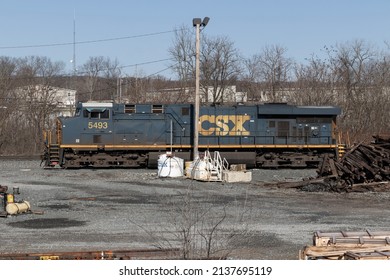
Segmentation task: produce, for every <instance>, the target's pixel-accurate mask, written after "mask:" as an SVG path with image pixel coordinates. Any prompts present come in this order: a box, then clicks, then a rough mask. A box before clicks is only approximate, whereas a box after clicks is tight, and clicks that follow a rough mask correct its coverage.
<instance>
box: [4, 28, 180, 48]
mask: <svg viewBox="0 0 390 280" xmlns="http://www.w3.org/2000/svg"><path fill="white" fill-rule="evenodd" d="M176 31H177V29H175V30H169V31H161V32H154V33H147V34H140V35H133V36H124V37H116V38H107V39H98V40H87V41H78V42H68V43H52V44H38V45H21V46H5V47H1V46H0V49H2V50H4V49H27V48H42V47H58V46H69V45H74V44H76V45H81V44H92V43H100V42H108V41H117V40H126V39H135V38H142V37H150V36H156V35H161V34H167V33H173V32H176Z"/></svg>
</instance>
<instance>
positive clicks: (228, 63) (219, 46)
mask: <svg viewBox="0 0 390 280" xmlns="http://www.w3.org/2000/svg"><path fill="white" fill-rule="evenodd" d="M203 41H204V42H203V48H202V50H201V65H200V70H201V86H202V87H203V91H204V93H205V101H206V102H208V101H211V102H212V103H224V101H225V99H226V96H225V95H226V94H227V88H228V86H231V85H233V84H235V83H236V82H237V80H238V77H239V75H240V74H241V72H242V69H241V60H240V56H239V53H238V50H237V49H236V48H235V47H234V43H233V42H232V41H230V40H229V39H228V38H227V37H216V38H209V37H206V36H205V37H204V39H203ZM210 88H211V91H210V92H209V89H210ZM209 93H211V98H210V97H209V96H208V95H209Z"/></svg>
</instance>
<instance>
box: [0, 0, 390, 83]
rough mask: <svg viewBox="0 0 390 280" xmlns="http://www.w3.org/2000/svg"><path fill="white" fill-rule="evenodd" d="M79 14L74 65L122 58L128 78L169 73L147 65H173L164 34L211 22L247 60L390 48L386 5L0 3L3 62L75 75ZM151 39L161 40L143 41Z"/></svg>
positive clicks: (363, 1)
mask: <svg viewBox="0 0 390 280" xmlns="http://www.w3.org/2000/svg"><path fill="white" fill-rule="evenodd" d="M74 14H75V19H76V21H75V22H76V42H84V43H80V44H79V43H77V44H76V65H78V66H79V65H81V64H83V63H85V62H86V60H87V59H88V58H89V57H90V56H104V57H110V58H111V59H115V58H117V59H118V61H119V62H120V64H121V65H129V67H126V68H124V70H125V72H126V73H127V74H134V73H135V71H136V69H137V71H138V72H140V73H141V74H142V75H151V74H153V73H156V72H159V71H161V70H163V69H165V68H167V66H168V63H169V62H168V61H162V62H159V63H150V64H145V63H149V62H153V61H158V60H164V59H168V58H169V54H168V48H169V47H170V46H172V42H173V39H174V33H173V32H167V31H173V30H174V29H175V28H179V27H181V26H183V25H188V26H189V27H192V19H193V18H195V17H199V18H204V17H205V16H208V17H210V22H209V24H208V25H207V27H206V29H205V30H204V31H202V32H206V33H207V35H210V36H227V37H228V38H229V39H230V40H231V41H232V42H234V44H235V47H236V48H237V49H238V50H239V51H240V53H241V54H242V56H243V57H246V58H248V57H250V56H252V55H254V54H258V53H260V52H261V50H262V48H263V47H264V46H266V45H280V46H283V47H285V48H287V50H288V51H287V55H288V56H289V57H291V58H293V59H295V60H296V61H298V62H303V61H304V59H305V58H307V57H310V56H311V54H317V55H321V49H323V47H324V46H325V45H327V46H330V45H335V44H337V43H345V42H351V41H354V40H356V39H359V40H360V39H362V40H365V41H366V42H368V43H370V44H372V45H374V46H375V47H377V48H379V49H386V45H385V43H384V42H390V1H389V0H369V1H368V0H272V1H271V0H239V1H237V0H236V1H230V0H225V1H223V0H207V1H206V0H196V1H189V0H165V1H163V0H149V1H142V0H137V1H134V0H127V1H125V0H110V1H102V0H67V1H66V0H62V1H56V0H12V1H11V0H8V1H7V0H0V26H1V29H0V34H1V35H0V38H1V39H0V56H11V57H24V56H28V55H37V56H47V57H49V58H50V59H52V61H63V62H65V63H66V65H67V69H68V71H70V70H71V69H72V63H71V60H72V58H73V44H72V43H73V19H74ZM154 33H161V34H159V35H153V36H141V35H146V34H154ZM123 37H127V39H120V40H119V39H118V40H110V41H105V39H113V38H123ZM99 40H102V41H100V42H93V43H85V42H86V41H99ZM194 40H195V37H194ZM51 44H54V46H40V47H37V45H51ZM55 44H65V45H55ZM21 46H22V48H19V47H21ZM25 46H36V47H25ZM136 64H137V65H138V66H137V67H135V66H131V65H136ZM160 74H161V75H164V76H167V77H169V76H171V75H172V73H171V72H170V71H169V70H167V71H163V72H161V73H160Z"/></svg>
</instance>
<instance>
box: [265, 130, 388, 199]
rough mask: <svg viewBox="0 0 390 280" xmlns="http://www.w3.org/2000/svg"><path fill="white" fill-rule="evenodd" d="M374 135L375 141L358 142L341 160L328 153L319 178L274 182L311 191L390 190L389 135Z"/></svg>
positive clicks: (282, 185) (320, 167) (285, 186)
mask: <svg viewBox="0 0 390 280" xmlns="http://www.w3.org/2000/svg"><path fill="white" fill-rule="evenodd" d="M373 137H374V141H373V142H372V143H370V144H363V143H359V144H357V145H355V146H354V147H352V148H351V149H350V150H349V151H348V152H347V153H345V154H344V155H343V157H342V158H341V159H339V160H335V159H334V158H331V157H328V156H325V157H324V160H323V162H322V164H321V165H320V166H319V168H318V169H317V174H318V176H317V178H311V179H305V180H303V181H299V182H282V183H276V184H272V185H273V186H277V187H283V188H299V189H302V190H308V191H316V190H317V191H318V190H320V191H331V192H367V191H375V192H380V191H390V137H389V136H373Z"/></svg>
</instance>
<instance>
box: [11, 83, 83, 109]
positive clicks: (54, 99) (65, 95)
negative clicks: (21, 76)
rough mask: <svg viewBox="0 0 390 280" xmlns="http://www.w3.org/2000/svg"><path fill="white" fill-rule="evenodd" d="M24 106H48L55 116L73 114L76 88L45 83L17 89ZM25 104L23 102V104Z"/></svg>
mask: <svg viewBox="0 0 390 280" xmlns="http://www.w3.org/2000/svg"><path fill="white" fill-rule="evenodd" d="M16 92H17V96H18V98H20V99H21V100H23V102H22V103H25V104H24V106H26V108H28V107H29V106H31V105H32V104H34V106H39V105H42V106H46V107H48V108H51V110H50V112H51V113H53V114H54V115H55V116H53V117H57V116H72V115H73V114H74V110H75V104H76V90H72V89H65V88H58V87H52V86H45V85H32V86H31V85H30V86H25V87H20V88H18V89H17V90H16ZM21 105H23V104H21Z"/></svg>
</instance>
